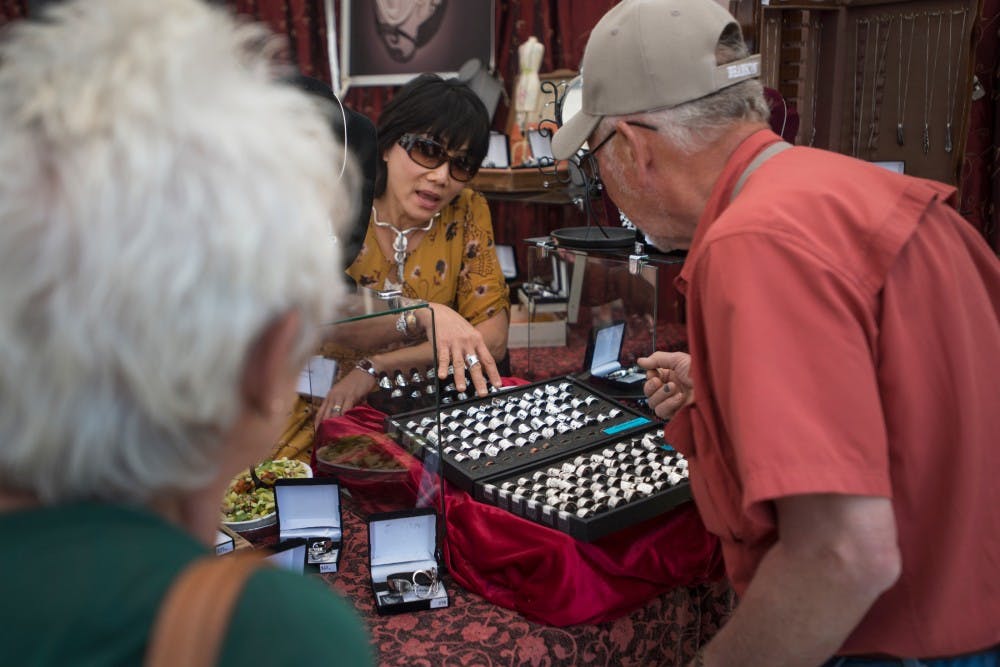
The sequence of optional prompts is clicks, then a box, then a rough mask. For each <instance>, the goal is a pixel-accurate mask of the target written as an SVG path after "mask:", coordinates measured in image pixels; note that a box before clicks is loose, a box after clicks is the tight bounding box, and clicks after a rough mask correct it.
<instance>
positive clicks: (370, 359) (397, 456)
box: [299, 289, 454, 514]
mask: <svg viewBox="0 0 1000 667" xmlns="http://www.w3.org/2000/svg"><path fill="white" fill-rule="evenodd" d="M433 320H434V313H433V310H432V309H431V308H430V307H429V305H428V304H427V303H425V302H422V301H415V300H410V299H405V298H403V297H401V296H400V295H399V294H398V292H377V291H373V290H368V289H359V290H358V291H357V292H356V293H353V294H349V295H348V296H347V297H346V298H345V299H344V300H343V301H342V303H341V304H340V306H339V308H338V317H337V319H336V320H335V321H334V322H331V323H329V324H328V325H326V326H325V327H324V328H323V335H322V343H321V346H320V350H319V352H320V353H319V354H318V355H316V356H314V357H313V358H312V359H311V360H310V363H309V365H308V366H307V368H306V369H304V370H303V373H302V376H301V378H300V383H299V394H300V396H301V397H303V398H304V399H305V400H306V401H308V403H309V404H310V408H311V410H310V412H311V413H312V414H313V417H312V418H313V420H314V422H315V421H316V420H315V412H316V410H318V409H319V407H320V406H321V405H322V403H323V400H324V399H325V398H326V396H327V393H328V392H329V390H330V387H331V384H332V385H337V383H341V384H340V385H337V388H336V389H335V390H334V393H333V395H334V396H336V397H337V400H338V401H340V402H342V403H343V406H341V405H330V404H329V403H330V402H328V404H327V408H328V412H327V414H325V415H323V417H332V419H322V420H320V421H318V422H316V427H315V429H316V430H315V438H314V440H313V447H312V455H311V463H312V466H313V469H314V471H315V472H316V474H317V475H318V476H325V475H329V476H332V477H336V478H337V479H339V480H340V482H341V485H342V487H343V488H344V490H345V491H346V492H347V493H349V494H350V496H351V497H352V500H353V501H354V502H356V503H357V505H358V509H359V510H360V511H361V512H362V513H363V514H371V513H375V512H385V511H397V510H404V509H412V508H428V507H435V508H438V509H441V508H442V507H443V505H442V489H441V483H442V482H441V479H440V475H439V473H440V463H439V462H440V457H439V456H437V455H436V454H437V453H438V451H439V450H438V449H436V448H434V447H423V446H419V447H417V446H414V447H411V448H403V447H401V446H400V445H399V444H398V443H396V442H394V441H392V440H391V439H390V438H388V437H387V436H386V435H385V423H384V422H385V418H386V417H387V416H391V415H393V414H398V413H402V412H410V411H414V410H418V409H425V408H430V409H431V411H432V413H434V412H436V409H437V408H438V406H439V405H440V402H441V400H442V391H443V390H444V389H446V388H447V389H449V390H451V389H453V384H454V382H453V381H452V382H450V383H449V382H448V381H440V380H439V379H438V374H437V358H436V348H435V340H436V339H435V336H434V326H433ZM426 322H430V323H431V325H430V326H429V327H425V326H424V325H423V324H422V323H426ZM365 374H368V375H370V376H371V378H367V377H365ZM369 388H370V389H369ZM444 398H445V400H447V396H445V397H444ZM437 428H438V424H437V421H436V419H435V420H431V421H430V422H428V423H427V424H426V425H425V431H426V432H425V434H424V435H425V437H427V438H430V439H431V440H436V438H435V437H434V432H435V431H436V429H437Z"/></svg>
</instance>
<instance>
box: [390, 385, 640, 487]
mask: <svg viewBox="0 0 1000 667" xmlns="http://www.w3.org/2000/svg"><path fill="white" fill-rule="evenodd" d="M539 392H541V396H538V393H539ZM561 395H568V398H565V397H563V398H560V399H557V400H555V402H556V403H558V404H560V405H558V406H557V407H561V408H562V411H561V412H560V413H558V414H557V413H554V412H546V411H545V410H544V408H545V407H548V406H547V402H548V401H547V399H548V397H553V399H555V397H556V396H561ZM543 399H546V405H542V401H543ZM572 401H579V404H578V405H575V406H574V405H573V404H572ZM522 404H529V405H532V406H533V409H535V410H537V411H538V414H537V415H532V414H531V412H529V413H528V419H527V420H525V419H516V420H514V421H513V422H512V423H507V421H505V420H507V419H508V417H507V416H508V413H509V412H510V411H511V410H512V408H513V406H515V405H516V406H518V407H517V408H514V413H513V414H519V412H518V411H519V410H523V409H524V408H521V407H520V406H521V405H522ZM470 409H473V410H475V411H476V412H475V413H474V414H472V415H470V414H469V410H470ZM531 409H532V408H529V410H531ZM575 413H580V414H582V415H583V416H584V417H581V418H578V419H575V420H573V419H567V415H572V414H575ZM608 415H611V416H608ZM550 417H551V418H552V419H551V421H552V422H553V424H557V423H560V422H561V423H563V424H566V425H567V426H570V425H571V424H572V423H573V422H574V421H575V422H577V423H579V422H581V421H586V422H587V423H585V424H583V425H582V426H577V425H572V426H570V428H568V430H566V431H565V432H555V433H550V432H549V431H548V430H547V429H546V426H548V428H551V429H552V430H553V431H554V430H555V429H556V427H555V426H554V425H544V422H545V421H546V419H547V418H550ZM532 419H538V420H540V421H541V422H542V423H543V425H542V426H539V425H538V422H534V423H532V421H531V420H532ZM597 419H600V421H596V420H597ZM497 421H500V422H501V424H500V425H499V426H498V425H497ZM650 424H652V420H651V419H650V418H649V417H647V416H645V415H643V414H642V413H640V412H638V411H636V410H633V409H632V408H629V407H627V406H625V405H622V404H621V403H618V402H617V401H615V400H614V399H612V398H610V397H608V396H605V395H604V394H601V393H599V392H597V391H595V390H594V389H593V388H592V387H590V386H588V385H586V384H584V383H583V382H580V381H579V380H577V379H576V378H573V377H571V376H565V377H559V378H554V379H550V380H544V381H542V382H535V383H532V384H528V385H522V386H520V387H512V388H509V389H503V390H500V391H498V392H497V393H495V394H490V395H489V396H485V397H482V398H478V397H477V398H474V399H470V400H467V401H462V402H459V403H454V404H451V405H449V406H447V407H442V408H441V411H440V425H441V436H442V439H443V440H442V442H441V445H440V447H438V446H437V444H436V443H435V442H434V440H435V439H436V437H435V436H436V431H437V417H436V415H435V409H434V408H430V409H425V410H416V411H413V412H407V413H404V414H400V415H395V416H390V417H388V418H386V421H385V430H386V433H388V434H389V436H390V437H391V438H393V439H394V440H396V441H397V442H398V443H400V444H401V445H402V446H404V447H406V448H408V449H409V450H410V451H411V452H414V453H417V452H419V451H420V450H424V449H428V450H431V451H433V452H435V453H436V452H438V451H440V453H441V462H442V469H443V471H444V475H445V478H446V479H447V480H448V481H449V482H451V483H452V484H454V485H456V486H457V487H459V488H460V489H462V490H464V491H467V492H468V493H473V492H474V489H475V486H476V483H477V482H480V481H483V480H487V479H496V478H500V477H503V476H507V475H512V474H515V473H517V472H518V471H520V470H526V469H533V468H536V467H538V466H540V465H544V464H545V463H547V462H548V461H550V460H554V459H557V458H561V457H564V456H566V455H569V454H573V453H575V452H578V451H580V450H582V449H585V448H588V447H590V446H592V445H595V444H600V443H603V442H606V441H608V440H611V439H614V438H617V437H619V436H621V435H625V434H628V433H632V432H634V431H637V430H639V429H642V428H645V427H647V426H649V425H650ZM505 426H506V427H507V428H513V429H514V430H515V431H518V432H517V433H515V434H514V435H512V436H506V440H508V441H509V442H510V443H512V444H513V446H511V447H508V448H507V449H505V450H503V451H497V452H496V453H492V452H493V451H494V449H499V448H500V447H501V446H504V443H501V442H499V441H494V442H489V441H488V439H489V438H490V437H491V436H490V433H493V432H495V431H497V429H502V428H503V427H505ZM480 441H483V442H480ZM522 441H523V442H522ZM476 443H479V444H476ZM490 445H495V447H490ZM470 446H473V447H475V448H476V449H479V450H480V452H481V453H480V454H479V456H478V458H473V456H472V455H471V454H470V453H469V452H467V451H462V449H461V448H462V447H470Z"/></svg>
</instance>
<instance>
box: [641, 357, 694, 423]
mask: <svg viewBox="0 0 1000 667" xmlns="http://www.w3.org/2000/svg"><path fill="white" fill-rule="evenodd" d="M636 363H637V364H638V365H639V367H640V368H644V369H646V384H645V385H643V388H642V389H643V392H644V393H645V394H646V400H647V401H648V403H649V407H650V408H651V409H652V410H653V412H654V413H656V416H657V417H659V418H660V419H670V418H671V417H673V416H674V413H676V412H677V411H678V410H680V409H681V408H682V407H684V406H685V405H689V404H690V403H692V402H693V401H694V383H693V381H692V380H691V355H689V354H686V353H684V352H654V353H653V354H651V355H649V356H648V357H640V358H639V359H637V360H636Z"/></svg>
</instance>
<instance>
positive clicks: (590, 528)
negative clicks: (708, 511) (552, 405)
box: [475, 427, 691, 542]
mask: <svg viewBox="0 0 1000 667" xmlns="http://www.w3.org/2000/svg"><path fill="white" fill-rule="evenodd" d="M475 497H476V499H477V500H480V501H482V502H485V503H489V504H491V505H496V506H497V507H500V508H501V509H505V510H508V511H509V512H512V513H514V514H516V515H518V516H521V517H524V518H526V519H529V520H531V521H534V522H536V523H540V524H542V525H544V526H549V527H550V528H555V529H557V530H560V531H562V532H564V533H568V534H569V535H572V536H573V537H575V538H577V539H578V540H581V541H584V542H592V541H594V540H596V539H598V538H601V537H604V536H605V535H608V534H610V533H613V532H615V531H617V530H621V529H622V528H625V527H627V526H632V525H635V524H637V523H640V522H642V521H645V520H647V519H651V518H653V517H655V516H658V515H660V514H663V513H664V512H666V511H668V510H670V509H673V508H674V507H676V506H677V505H680V504H681V503H684V502H687V501H688V500H690V499H691V486H690V484H689V483H688V466H687V461H686V460H685V459H684V457H683V456H681V454H680V453H679V452H677V451H676V450H675V449H674V448H673V447H671V446H670V445H669V444H668V443H666V442H665V441H664V440H663V430H662V429H659V428H657V427H651V428H650V429H649V430H647V431H645V432H642V433H636V434H633V435H630V436H628V437H625V438H620V439H616V440H614V441H611V442H607V443H604V444H601V445H597V446H594V447H591V448H588V449H586V450H584V451H582V452H580V453H576V454H573V455H569V456H566V457H563V458H560V459H557V460H554V461H551V462H550V463H548V464H547V465H544V466H539V467H538V468H535V469H534V470H529V471H522V472H520V473H518V474H514V475H508V476H506V477H502V478H499V479H491V480H489V481H486V482H479V483H477V484H476V491H475Z"/></svg>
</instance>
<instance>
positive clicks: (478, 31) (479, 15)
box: [340, 0, 494, 90]
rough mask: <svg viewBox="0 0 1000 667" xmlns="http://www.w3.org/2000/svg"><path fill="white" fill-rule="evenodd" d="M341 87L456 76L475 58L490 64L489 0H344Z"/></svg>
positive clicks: (491, 5)
mask: <svg viewBox="0 0 1000 667" xmlns="http://www.w3.org/2000/svg"><path fill="white" fill-rule="evenodd" d="M341 12H342V14H341V17H340V19H341V20H340V33H341V36H340V50H341V56H340V65H341V73H340V80H341V88H342V90H346V89H347V88H348V87H350V86H392V85H397V84H402V83H406V82H407V81H409V80H410V79H412V78H413V77H414V76H416V75H417V74H421V73H423V72H436V73H438V74H440V75H442V76H454V75H455V74H456V73H457V72H458V71H459V69H460V68H461V67H462V65H463V64H465V63H466V62H468V61H469V60H471V59H473V58H476V59H478V60H479V61H480V62H481V63H484V64H487V65H488V67H489V68H490V69H492V67H493V41H494V40H493V18H494V13H493V0H343V2H342V3H341Z"/></svg>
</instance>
